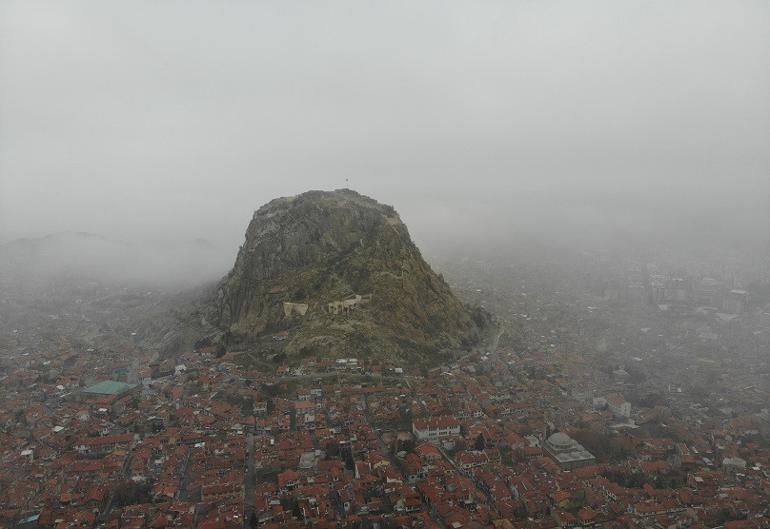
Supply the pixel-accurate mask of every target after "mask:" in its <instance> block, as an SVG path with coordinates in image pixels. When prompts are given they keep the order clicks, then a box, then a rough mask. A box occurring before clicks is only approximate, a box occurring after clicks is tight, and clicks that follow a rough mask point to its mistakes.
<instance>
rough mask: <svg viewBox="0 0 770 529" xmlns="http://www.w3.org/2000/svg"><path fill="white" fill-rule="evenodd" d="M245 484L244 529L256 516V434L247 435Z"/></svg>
mask: <svg viewBox="0 0 770 529" xmlns="http://www.w3.org/2000/svg"><path fill="white" fill-rule="evenodd" d="M245 474H246V476H245V478H244V479H245V483H244V486H243V494H244V500H243V505H244V513H243V514H244V516H243V527H248V526H249V520H251V515H252V514H254V499H255V498H254V487H255V486H256V482H257V474H256V471H255V470H254V434H253V433H248V434H246V472H245Z"/></svg>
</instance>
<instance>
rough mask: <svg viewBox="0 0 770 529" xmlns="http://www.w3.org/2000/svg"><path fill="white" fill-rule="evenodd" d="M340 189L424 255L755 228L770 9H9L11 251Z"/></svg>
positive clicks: (225, 222)
mask: <svg viewBox="0 0 770 529" xmlns="http://www.w3.org/2000/svg"><path fill="white" fill-rule="evenodd" d="M346 186H349V187H351V188H354V189H356V190H358V191H360V192H363V193H365V194H368V195H370V196H372V197H374V198H376V199H378V200H380V201H382V202H386V203H390V204H393V205H394V206H395V207H396V208H397V209H398V210H399V211H400V212H401V214H402V217H404V219H405V220H406V222H407V224H408V225H409V227H410V229H411V231H412V233H413V235H415V237H416V238H417V240H418V242H424V243H427V244H430V243H431V242H432V241H441V240H450V239H456V240H463V239H467V238H470V237H492V238H494V240H496V241H504V240H505V238H506V237H507V236H509V235H510V236H511V237H513V236H514V235H516V234H522V233H525V234H526V233H529V234H531V233H542V234H543V236H552V235H553V234H554V233H570V234H572V233H575V234H579V233H583V234H585V233H587V232H597V233H608V234H611V233H613V232H615V230H620V231H621V232H622V231H623V230H634V229H640V230H647V231H650V230H653V231H654V230H660V229H666V228H668V227H670V228H672V229H673V228H677V229H678V228H681V227H683V226H684V227H686V228H687V229H695V230H699V229H706V230H709V229H712V228H713V226H714V225H716V224H719V223H732V224H734V225H736V226H739V227H741V228H745V227H752V229H754V230H755V233H760V234H766V233H767V232H768V231H770V229H769V228H770V213H769V212H770V2H768V1H767V0H757V1H741V0H730V1H726V0H723V1H713V2H712V1H707V0H698V1H687V0H677V1H671V0H663V1H633V2H631V1H621V0H609V1H606V2H599V1H581V2H577V1H574V0H567V1H563V2H558V1H547V0H532V1H515V0H510V1H501V2H493V1H483V2H469V1H465V2H450V1H447V0H440V1H437V2H432V1H425V0H422V1H417V2H415V1H413V0H412V1H407V2H397V1H388V2H366V1H360V0H359V1H351V2H339V3H338V2H331V1H324V2H291V1H286V0H281V1H277V2H235V1H233V2H221V1H213V0H212V1H209V2H195V1H191V0H184V1H179V2H171V1H166V2H158V1H157V0H151V1H146V2H144V1H140V0H132V1H130V2H125V1H123V2H108V1H99V2H69V1H62V0H57V1H53V2H36V1H33V0H20V1H17V2H14V1H9V0H3V1H0V241H2V240H10V239H14V238H17V237H25V236H40V235H44V234H47V233H50V232H56V231H62V230H79V231H90V232H96V233H101V234H106V235H111V236H118V237H128V238H137V237H152V238H156V239H163V238H165V237H181V238H185V239H193V238H196V237H203V238H207V239H210V240H212V241H214V242H217V243H221V244H226V245H231V244H238V243H239V242H240V241H241V240H242V237H243V233H244V231H245V228H246V224H247V222H248V220H249V219H250V217H251V214H252V212H253V211H254V210H255V209H256V208H257V207H259V206H260V205H261V204H263V203H264V202H267V201H268V200H270V199H271V198H273V197H275V196H283V195H291V194H295V193H298V192H301V191H304V190H308V189H334V188H339V187H346Z"/></svg>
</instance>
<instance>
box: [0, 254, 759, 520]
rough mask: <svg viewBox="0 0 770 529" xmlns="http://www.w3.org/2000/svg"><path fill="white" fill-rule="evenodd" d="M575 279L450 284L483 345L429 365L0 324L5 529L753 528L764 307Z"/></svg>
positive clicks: (699, 282)
mask: <svg viewBox="0 0 770 529" xmlns="http://www.w3.org/2000/svg"><path fill="white" fill-rule="evenodd" d="M592 266H593V267H594V269H595V270H598V271H601V272H602V273H601V275H602V277H612V279H609V280H606V281H604V282H601V281H600V282H597V281H596V280H595V279H594V278H593V276H591V275H590V274H589V275H585V274H576V275H573V278H574V277H579V278H580V279H577V280H575V281H571V280H570V279H569V277H566V276H565V277H562V280H561V281H560V283H559V284H560V285H561V286H560V288H563V290H562V291H554V290H546V289H544V288H541V283H542V285H550V286H551V287H553V285H554V284H557V282H555V278H554V277H552V276H551V275H550V274H555V273H559V272H558V270H551V271H550V272H549V271H548V270H547V269H548V267H539V272H538V274H537V275H533V274H534V272H532V271H531V270H528V269H527V268H526V267H524V266H519V267H513V266H510V267H508V266H506V267H504V266H495V265H491V264H489V263H482V262H471V261H467V260H466V261H463V264H462V265H458V266H457V267H456V268H454V269H448V270H447V272H446V273H447V274H448V275H449V277H450V278H451V279H452V280H453V283H454V287H455V289H457V290H458V291H459V292H461V293H462V294H463V295H464V296H466V297H468V298H471V299H472V300H473V301H474V302H480V303H484V304H486V305H488V306H490V307H491V308H493V309H494V310H495V311H496V312H497V313H498V314H500V316H501V320H502V327H501V333H500V335H499V336H498V337H497V338H498V339H497V340H495V342H496V343H491V344H487V346H486V347H485V348H478V349H477V350H474V351H471V352H469V353H467V354H466V355H464V356H463V357H460V358H457V359H456V360H455V361H454V362H452V363H449V364H446V365H440V366H437V367H434V368H431V369H425V368H419V369H418V368H416V367H414V366H409V365H398V364H388V363H383V362H372V361H367V359H365V358H336V359H335V358H309V359H304V360H302V361H300V362H293V363H292V362H283V361H280V360H276V361H275V365H274V367H273V368H272V370H271V371H266V370H265V369H264V368H260V369H259V370H257V369H254V368H249V367H248V365H246V364H244V362H243V355H242V354H241V353H239V352H227V353H223V352H222V351H220V350H217V348H216V347H213V346H209V347H201V348H198V349H196V350H192V351H189V352H187V353H184V354H179V355H177V356H175V357H173V358H158V356H157V354H150V353H148V352H146V351H145V350H144V349H143V348H142V347H140V346H138V345H137V337H136V336H135V335H136V333H135V332H134V333H132V332H130V331H129V330H128V329H127V328H125V327H121V326H120V325H124V323H125V322H123V321H122V320H119V319H118V320H117V321H119V325H115V320H110V321H107V322H101V323H100V322H91V323H90V325H93V326H96V328H98V329H99V330H98V331H96V332H94V333H93V334H90V337H89V338H86V339H83V333H84V328H83V323H82V321H80V320H83V319H88V316H86V314H88V313H87V309H86V308H85V307H88V306H90V303H91V301H90V300H88V299H85V300H82V299H81V300H77V301H78V304H77V305H65V306H64V309H62V310H61V312H60V313H59V314H49V315H46V316H45V318H44V319H45V320H48V321H40V322H39V324H38V325H36V326H31V327H29V328H15V329H10V328H8V329H3V331H4V336H3V340H4V341H3V345H4V347H5V350H6V351H8V352H9V353H10V354H8V355H6V356H4V357H3V360H2V367H3V372H4V373H5V374H4V375H3V378H2V393H1V394H0V399H2V400H0V403H1V405H0V410H2V413H1V414H0V424H2V434H1V435H2V449H1V450H2V452H1V453H2V456H1V459H0V461H2V464H1V465H0V468H2V470H1V471H0V484H2V488H0V517H2V518H0V519H1V520H2V521H0V524H2V526H3V527H55V528H57V529H64V528H71V527H114V528H146V527H152V528H161V527H192V528H205V529H214V528H228V527H233V528H235V527H266V528H271V527H292V526H293V527H305V526H309V527H336V528H342V527H351V528H359V527H362V528H363V527H382V528H389V527H410V528H453V529H460V528H463V527H468V528H472V527H490V528H492V527H494V528H505V527H533V528H534V527H537V528H548V527H577V526H581V527H603V528H609V527H717V526H724V527H728V528H739V527H740V528H743V527H752V528H753V527H765V526H766V525H767V523H768V522H767V516H768V514H769V511H768V508H769V506H770V503H769V502H770V444H768V432H770V411H768V394H769V393H768V390H769V389H770V376H769V374H770V368H769V367H768V359H767V356H766V351H767V346H768V341H769V340H770V310H768V307H767V306H758V305H757V304H756V302H753V301H751V300H750V299H749V294H748V292H747V291H746V290H744V289H743V288H738V287H741V286H744V287H746V288H748V287H747V286H746V285H742V284H741V283H740V282H738V281H737V280H735V281H736V282H735V283H733V284H726V282H725V280H724V279H723V278H719V279H715V278H697V277H694V276H687V277H686V278H681V277H670V276H668V275H666V274H664V273H656V274H642V273H640V270H639V268H638V267H633V266H632V267H630V268H629V269H626V271H625V272H624V273H622V274H620V273H619V274H615V275H614V276H612V275H610V274H607V273H606V270H605V269H603V268H601V267H600V266H599V265H597V264H595V263H594V264H593V265H592ZM613 266H614V265H613ZM623 266H624V267H625V265H623ZM644 270H647V268H646V267H645V268H644ZM598 273H599V272H597V274H598ZM527 285H529V286H527ZM570 285H571V286H570ZM704 289H708V290H706V291H704ZM637 290H641V293H637ZM92 294H93V295H94V296H97V294H98V296H99V298H100V303H101V305H98V307H99V309H100V310H101V311H103V312H106V313H111V312H115V313H116V314H120V312H118V311H112V310H106V311H105V310H104V309H105V307H111V306H113V305H114V304H119V303H124V302H125V301H124V300H125V298H127V297H128V298H130V299H134V298H135V296H136V293H132V292H125V291H119V292H117V293H113V294H112V296H110V295H107V296H105V292H103V291H98V292H93V293H92ZM144 295H145V296H149V297H150V298H151V297H152V293H146V294H144ZM649 296H652V297H653V298H654V299H649ZM707 296H711V297H710V298H708V299H707ZM105 299H107V301H105ZM555 301H558V303H556V302H555ZM589 303H590V304H589ZM72 307H81V308H80V309H77V308H76V309H73V308H72ZM78 311H80V313H78ZM631 315H633V318H631ZM642 315H643V316H644V318H642V317H641V316H642ZM41 317H42V316H41ZM338 317H339V318H345V315H339V316H338ZM52 319H55V320H54V321H56V325H57V327H56V328H57V329H68V328H69V329H70V332H73V333H74V332H77V333H79V334H80V337H78V336H75V335H69V336H68V335H67V333H66V332H65V333H62V334H61V335H60V336H57V335H54V334H52V332H51V331H50V326H51V323H50V322H51V320H52ZM631 319H633V322H634V324H635V325H636V327H637V328H635V329H634V331H633V332H632V331H631V330H630V328H628V327H626V326H625V322H627V321H629V320H631ZM68 322H69V323H68ZM607 322H610V325H603V324H606V323H607ZM639 322H642V323H641V324H640V323H639ZM70 323H71V324H72V325H70ZM116 328H117V329H121V330H120V331H119V332H116V331H115V329H116ZM121 333H122V335H121ZM588 333H590V336H586V335H587V334H588ZM86 334H89V333H86ZM282 338H283V337H281V336H277V337H276V339H282ZM589 338H590V339H589ZM591 343H593V344H594V345H593V346H592V347H589V346H588V344H591ZM597 343H600V344H601V345H596V344H597ZM763 351H764V352H763ZM223 355H224V356H223Z"/></svg>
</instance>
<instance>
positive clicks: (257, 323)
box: [207, 189, 490, 364]
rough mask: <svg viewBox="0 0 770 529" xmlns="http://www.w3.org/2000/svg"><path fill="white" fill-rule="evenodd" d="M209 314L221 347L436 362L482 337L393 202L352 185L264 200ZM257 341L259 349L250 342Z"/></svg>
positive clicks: (482, 322)
mask: <svg viewBox="0 0 770 529" xmlns="http://www.w3.org/2000/svg"><path fill="white" fill-rule="evenodd" d="M215 298H216V299H215V300H214V301H213V302H212V304H211V308H210V311H209V314H208V318H207V319H208V320H209V321H211V322H212V323H214V324H215V325H216V326H217V327H219V328H220V329H222V330H223V331H224V341H225V343H226V344H227V345H228V348H231V349H232V348H237V347H240V346H244V348H247V347H248V346H251V347H250V348H252V349H260V348H261V349H262V350H263V351H264V350H265V348H266V347H269V348H271V349H273V350H280V351H281V352H283V353H285V354H286V355H287V356H288V357H289V358H298V357H306V356H331V357H347V356H355V357H360V358H363V357H376V358H381V359H390V360H399V361H413V362H419V363H422V364H428V363H434V362H436V361H437V360H439V359H440V358H441V357H442V354H450V353H453V352H457V351H461V350H464V349H468V348H470V347H472V346H473V345H475V344H477V343H478V342H479V341H480V340H481V339H482V338H483V337H485V336H486V334H487V331H488V330H489V327H490V316H489V315H488V314H487V313H486V312H484V311H483V310H481V309H478V308H476V309H472V308H469V307H467V306H465V305H463V303H461V302H460V301H459V300H458V299H457V298H456V297H455V296H454V295H453V294H452V292H451V290H450V289H449V286H448V285H447V284H446V282H445V281H444V279H443V278H442V277H441V276H440V275H437V274H436V273H435V272H433V270H431V268H430V266H428V264H427V263H426V262H425V261H424V260H423V258H422V256H421V255H420V251H419V250H418V249H417V247H416V246H415V245H414V243H413V242H412V240H411V238H410V236H409V232H408V230H407V228H406V226H405V225H404V224H403V222H402V221H401V219H400V218H399V216H398V214H397V213H396V211H395V210H394V209H393V208H392V207H391V206H386V205H383V204H380V203H378V202H376V201H375V200H372V199H371V198H368V197H365V196H363V195H360V194H358V193H356V192H354V191H350V190H346V189H344V190H338V191H333V192H321V191H310V192H307V193H304V194H301V195H298V196H294V197H288V198H279V199H276V200H273V201H271V202H269V203H268V204H266V205H264V206H262V207H261V208H260V209H259V210H258V211H257V212H256V213H255V214H254V216H253V218H252V220H251V223H250V224H249V227H248V229H247V231H246V241H245V243H244V245H243V246H242V247H241V249H240V251H239V252H238V257H237V259H236V262H235V266H234V267H233V269H232V271H231V272H230V273H229V274H228V275H227V276H226V277H225V278H224V279H223V280H222V281H221V283H220V284H219V286H218V289H217V292H216V295H215ZM254 346H257V347H254Z"/></svg>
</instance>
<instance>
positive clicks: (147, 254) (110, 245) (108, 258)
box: [0, 231, 229, 290]
mask: <svg viewBox="0 0 770 529" xmlns="http://www.w3.org/2000/svg"><path fill="white" fill-rule="evenodd" d="M228 255H229V252H225V251H223V250H222V249H220V248H217V247H216V246H215V245H213V244H212V243H210V242H208V241H205V240H203V239H196V240H193V241H182V242H173V243H163V244H161V243H152V244H150V243H146V244H145V243H141V242H124V241H119V240H115V239H111V238H109V237H106V236H103V235H99V234H94V233H86V232H71V231H67V232H60V233H54V234H50V235H46V236H44V237H39V238H25V239H17V240H15V241H12V242H8V243H5V244H0V286H3V285H5V286H6V287H8V286H13V287H14V288H16V289H17V290H30V289H32V290H34V289H36V288H38V287H44V288H45V287H47V286H48V285H49V284H50V282H51V281H59V280H63V279H76V280H79V281H82V280H92V281H100V282H113V283H114V282H126V283H131V284H137V283H146V284H162V285H170V286H173V285H176V286H180V287H184V286H190V285H195V284H198V283H200V282H203V281H211V280H214V279H216V278H217V277H221V274H222V272H223V271H224V270H227V264H226V262H227V259H228Z"/></svg>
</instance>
